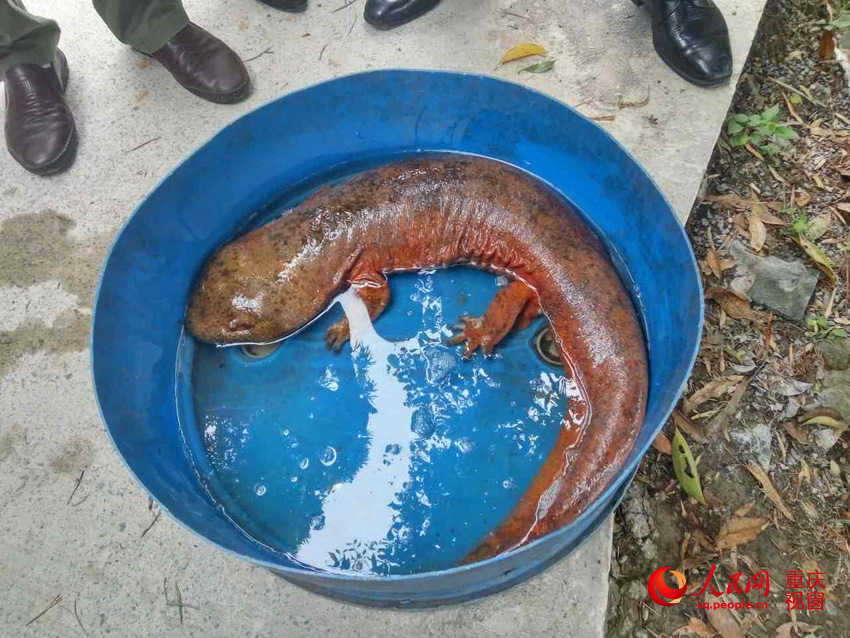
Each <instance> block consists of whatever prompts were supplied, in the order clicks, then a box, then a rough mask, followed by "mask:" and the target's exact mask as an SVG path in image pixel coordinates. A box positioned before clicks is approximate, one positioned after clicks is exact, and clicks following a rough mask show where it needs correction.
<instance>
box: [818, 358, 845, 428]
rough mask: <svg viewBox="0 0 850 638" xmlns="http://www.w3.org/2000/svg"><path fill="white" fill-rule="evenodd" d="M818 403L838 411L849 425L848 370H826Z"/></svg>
mask: <svg viewBox="0 0 850 638" xmlns="http://www.w3.org/2000/svg"><path fill="white" fill-rule="evenodd" d="M818 401H819V402H820V404H821V405H824V406H826V407H829V408H835V409H836V410H838V411H839V412H840V413H841V416H842V418H843V419H844V421H845V422H847V423H850V369H848V370H827V371H826V373H825V374H824V376H823V389H822V390H821V392H820V394H819V395H818Z"/></svg>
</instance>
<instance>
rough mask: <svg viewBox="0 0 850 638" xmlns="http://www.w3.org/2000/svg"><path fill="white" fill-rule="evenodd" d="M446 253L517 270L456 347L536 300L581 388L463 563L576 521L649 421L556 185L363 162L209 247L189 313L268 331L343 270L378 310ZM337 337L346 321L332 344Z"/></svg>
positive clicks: (589, 245)
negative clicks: (401, 281) (516, 497)
mask: <svg viewBox="0 0 850 638" xmlns="http://www.w3.org/2000/svg"><path fill="white" fill-rule="evenodd" d="M454 264H469V265H473V266H476V267H479V268H484V269H488V270H492V271H496V272H500V273H504V274H507V275H509V276H510V277H511V278H512V279H513V281H512V283H511V284H510V285H509V286H506V287H504V288H503V289H501V291H500V292H499V294H498V295H497V296H496V299H494V302H493V304H492V305H491V306H490V309H489V310H488V311H487V314H486V315H485V316H484V317H482V318H479V319H471V320H467V321H466V324H465V329H464V330H463V331H462V333H461V334H460V335H459V336H458V337H457V338H456V339H455V340H454V341H465V342H466V354H467V355H471V354H472V352H473V351H474V350H475V349H476V348H478V347H481V348H482V349H484V350H485V352H489V351H491V350H492V348H493V347H494V346H495V345H496V344H497V343H498V342H499V340H500V339H501V338H502V337H504V336H505V334H507V332H508V331H509V330H510V329H511V328H512V327H513V326H515V325H517V324H518V325H520V326H522V325H526V324H527V323H528V322H529V321H530V320H531V319H533V318H534V316H535V315H536V314H537V313H538V311H539V310H542V311H543V313H544V314H545V316H546V317H547V319H548V320H549V323H550V325H551V327H552V331H553V333H554V335H555V339H556V341H557V343H558V345H559V349H560V353H561V360H562V362H563V364H564V369H565V370H566V372H567V374H568V375H570V376H571V377H572V378H574V379H575V380H576V382H577V385H578V386H579V388H580V391H581V394H582V397H581V399H578V400H573V401H571V404H570V407H569V411H568V415H567V418H566V419H565V421H564V423H563V427H562V429H561V432H560V434H559V436H558V438H557V441H556V443H555V446H554V448H553V449H552V451H551V453H550V454H549V456H548V457H547V459H546V460H545V461H544V463H543V466H542V467H541V469H540V471H539V472H538V473H537V475H536V476H535V478H534V479H533V481H532V483H531V485H529V487H528V489H527V490H526V492H525V493H524V495H523V497H522V498H521V499H520V502H519V503H518V504H517V505H516V507H515V508H514V510H513V511H512V512H511V514H510V516H508V518H507V519H506V520H505V521H503V522H502V523H501V524H500V525H499V526H498V527H497V528H496V529H494V530H493V531H491V532H490V533H489V534H488V535H487V536H486V537H485V538H484V539H482V541H481V543H480V545H479V546H478V548H477V549H475V550H474V551H473V552H472V553H471V554H470V555H469V556H468V557H467V562H472V561H476V560H483V559H485V558H488V557H491V556H495V555H497V554H499V553H501V552H504V551H507V550H509V549H511V548H513V547H516V546H518V545H521V544H523V543H525V542H529V541H531V540H534V539H536V538H539V537H541V536H543V535H544V534H547V533H549V532H551V531H553V530H555V529H557V528H558V527H560V526H562V525H564V524H565V523H568V522H569V521H571V520H573V519H574V518H575V517H576V516H577V515H578V514H579V513H581V512H582V511H583V510H584V509H585V508H586V507H587V506H588V505H589V504H590V503H591V502H592V501H593V499H594V498H596V497H597V496H598V495H599V494H600V493H601V492H602V491H603V490H604V488H605V487H606V486H607V485H608V484H609V483H610V481H611V480H612V479H613V478H614V477H615V475H616V474H617V472H618V471H619V470H620V468H622V466H623V464H624V463H625V460H626V458H627V456H628V454H629V452H630V451H631V449H632V446H633V444H634V440H635V438H636V436H637V434H638V431H639V429H640V426H641V424H642V422H643V416H644V409H645V404H646V394H647V363H646V350H645V346H644V342H643V336H642V333H641V329H640V326H639V324H638V320H637V317H636V315H635V312H634V308H633V307H632V304H631V302H630V300H629V297H628V295H627V294H626V291H625V289H624V288H623V285H622V283H621V282H620V280H619V278H618V276H617V274H616V272H615V271H614V268H613V266H612V264H611V262H610V261H609V258H608V255H607V253H606V251H605V249H604V248H603V247H602V245H601V243H600V242H599V240H598V239H597V237H596V236H595V235H594V234H593V232H592V231H590V230H589V229H588V228H587V227H586V226H585V224H584V223H582V221H581V220H580V219H579V217H578V215H577V214H576V213H575V212H573V211H572V210H571V209H570V208H569V207H568V206H567V204H566V203H565V202H564V201H562V200H561V199H560V198H558V197H557V196H556V195H555V194H554V193H553V192H552V191H550V190H549V189H548V188H547V187H545V186H544V185H543V184H541V183H539V182H537V181H535V180H533V179H531V178H530V177H529V176H527V175H526V174H524V173H522V172H520V171H518V170H516V169H513V168H511V167H509V166H507V165H505V164H501V163H498V162H495V161H492V160H486V159H481V158H470V157H457V156H443V157H431V158H427V159H420V160H415V161H407V162H401V163H396V164H391V165H388V166H384V167H382V168H378V169H375V170H372V171H368V172H365V173H361V174H359V175H357V176H355V177H353V178H351V179H349V180H347V181H345V182H343V183H340V184H337V185H334V186H329V187H325V188H323V189H321V190H319V191H318V192H316V193H315V194H314V195H312V196H311V197H309V198H308V199H307V200H306V201H305V202H304V203H302V204H301V205H300V206H298V207H297V208H295V209H293V210H292V211H290V212H288V213H286V214H284V215H283V216H282V217H280V218H278V219H277V220H275V221H273V222H271V223H269V224H267V225H266V226H264V227H262V228H259V229H257V230H255V231H253V232H251V233H248V234H247V235H245V236H243V237H241V238H240V239H238V240H236V241H235V242H233V243H231V244H229V245H227V246H225V247H224V248H223V249H222V250H221V251H219V252H218V253H217V254H216V255H214V256H213V257H212V258H211V259H210V260H209V262H208V263H207V265H206V267H205V269H204V272H203V273H202V275H201V277H200V280H199V282H198V284H197V286H196V288H195V290H194V291H193V294H192V298H191V300H190V304H189V309H188V314H187V325H188V327H189V329H190V330H191V331H192V333H194V335H195V336H196V337H197V338H198V339H200V340H202V341H207V342H210V343H216V344H232V343H244V342H269V341H274V340H278V339H281V338H283V337H285V336H288V335H290V334H292V333H294V332H296V331H297V330H299V329H300V328H302V327H303V326H304V325H306V324H307V323H309V322H310V321H312V320H313V319H314V318H315V317H316V316H318V315H319V314H320V313H321V312H322V311H323V310H324V309H325V308H326V307H327V306H328V304H330V303H331V302H332V300H333V299H334V298H335V297H336V296H337V295H338V294H339V293H341V292H342V291H343V290H344V289H345V288H347V287H348V286H349V285H356V286H358V289H359V294H360V296H361V297H363V299H364V300H365V301H366V304H367V306H368V308H369V310H370V314H371V315H372V317H373V318H374V317H377V316H378V315H379V314H380V312H381V311H382V310H383V308H384V307H385V306H386V304H387V302H388V300H389V287H388V285H387V281H386V278H385V274H386V273H391V272H393V271H400V270H410V269H417V268H425V267H434V266H451V265H454ZM347 338H348V325H347V323H345V320H343V321H342V322H340V323H339V324H337V325H336V326H334V327H333V328H332V329H331V330H330V331H329V332H328V336H327V340H328V345H329V346H331V347H335V348H338V347H339V346H341V344H342V343H344V341H345V340H346V339H347Z"/></svg>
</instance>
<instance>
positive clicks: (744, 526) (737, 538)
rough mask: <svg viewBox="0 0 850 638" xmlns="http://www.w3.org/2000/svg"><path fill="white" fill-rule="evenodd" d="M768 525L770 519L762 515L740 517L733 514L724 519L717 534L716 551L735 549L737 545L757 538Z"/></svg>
mask: <svg viewBox="0 0 850 638" xmlns="http://www.w3.org/2000/svg"><path fill="white" fill-rule="evenodd" d="M769 525H770V519H767V518H764V517H757V518H740V517H738V516H733V517H732V518H730V519H728V520H726V521H724V523H723V525H721V527H720V532H719V533H718V534H717V551H718V552H722V551H724V550H729V549H735V548H736V547H738V545H743V544H744V543H749V542H750V541H754V540H755V539H757V538H758V537H759V536H760V535H761V533H762V532H763V531H764V530H765V529H767V527H768V526H769Z"/></svg>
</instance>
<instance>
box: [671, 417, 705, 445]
mask: <svg viewBox="0 0 850 638" xmlns="http://www.w3.org/2000/svg"><path fill="white" fill-rule="evenodd" d="M673 422H674V423H675V424H676V427H677V428H679V429H680V430H683V431H684V432H687V433H688V435H689V436H690V437H691V438H693V439H694V440H695V441H699V442H700V443H707V442H708V438H707V437H706V436H705V433H704V432H703V431H702V428H701V427H700V426H698V425H696V424H695V423H694V422H692V421H691V420H690V419H689V418H688V417H686V416H685V415H684V414H682V413H681V412H679V411H678V410H673Z"/></svg>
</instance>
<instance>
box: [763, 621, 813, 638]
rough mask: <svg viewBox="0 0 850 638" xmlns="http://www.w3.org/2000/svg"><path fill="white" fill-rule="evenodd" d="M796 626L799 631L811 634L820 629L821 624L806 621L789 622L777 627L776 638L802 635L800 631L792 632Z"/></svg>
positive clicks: (790, 637)
mask: <svg viewBox="0 0 850 638" xmlns="http://www.w3.org/2000/svg"><path fill="white" fill-rule="evenodd" d="M795 626H796V627H797V631H798V632H803V633H804V634H810V633H812V632H815V631H817V630H818V629H820V626H819V625H810V624H808V623H804V622H798V623H793V622H787V623H785V624H784V625H779V627H777V628H776V634H775V635H774V638H793V637H794V636H799V635H801V634H799V633H792V630H793V629H794V627H795Z"/></svg>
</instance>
